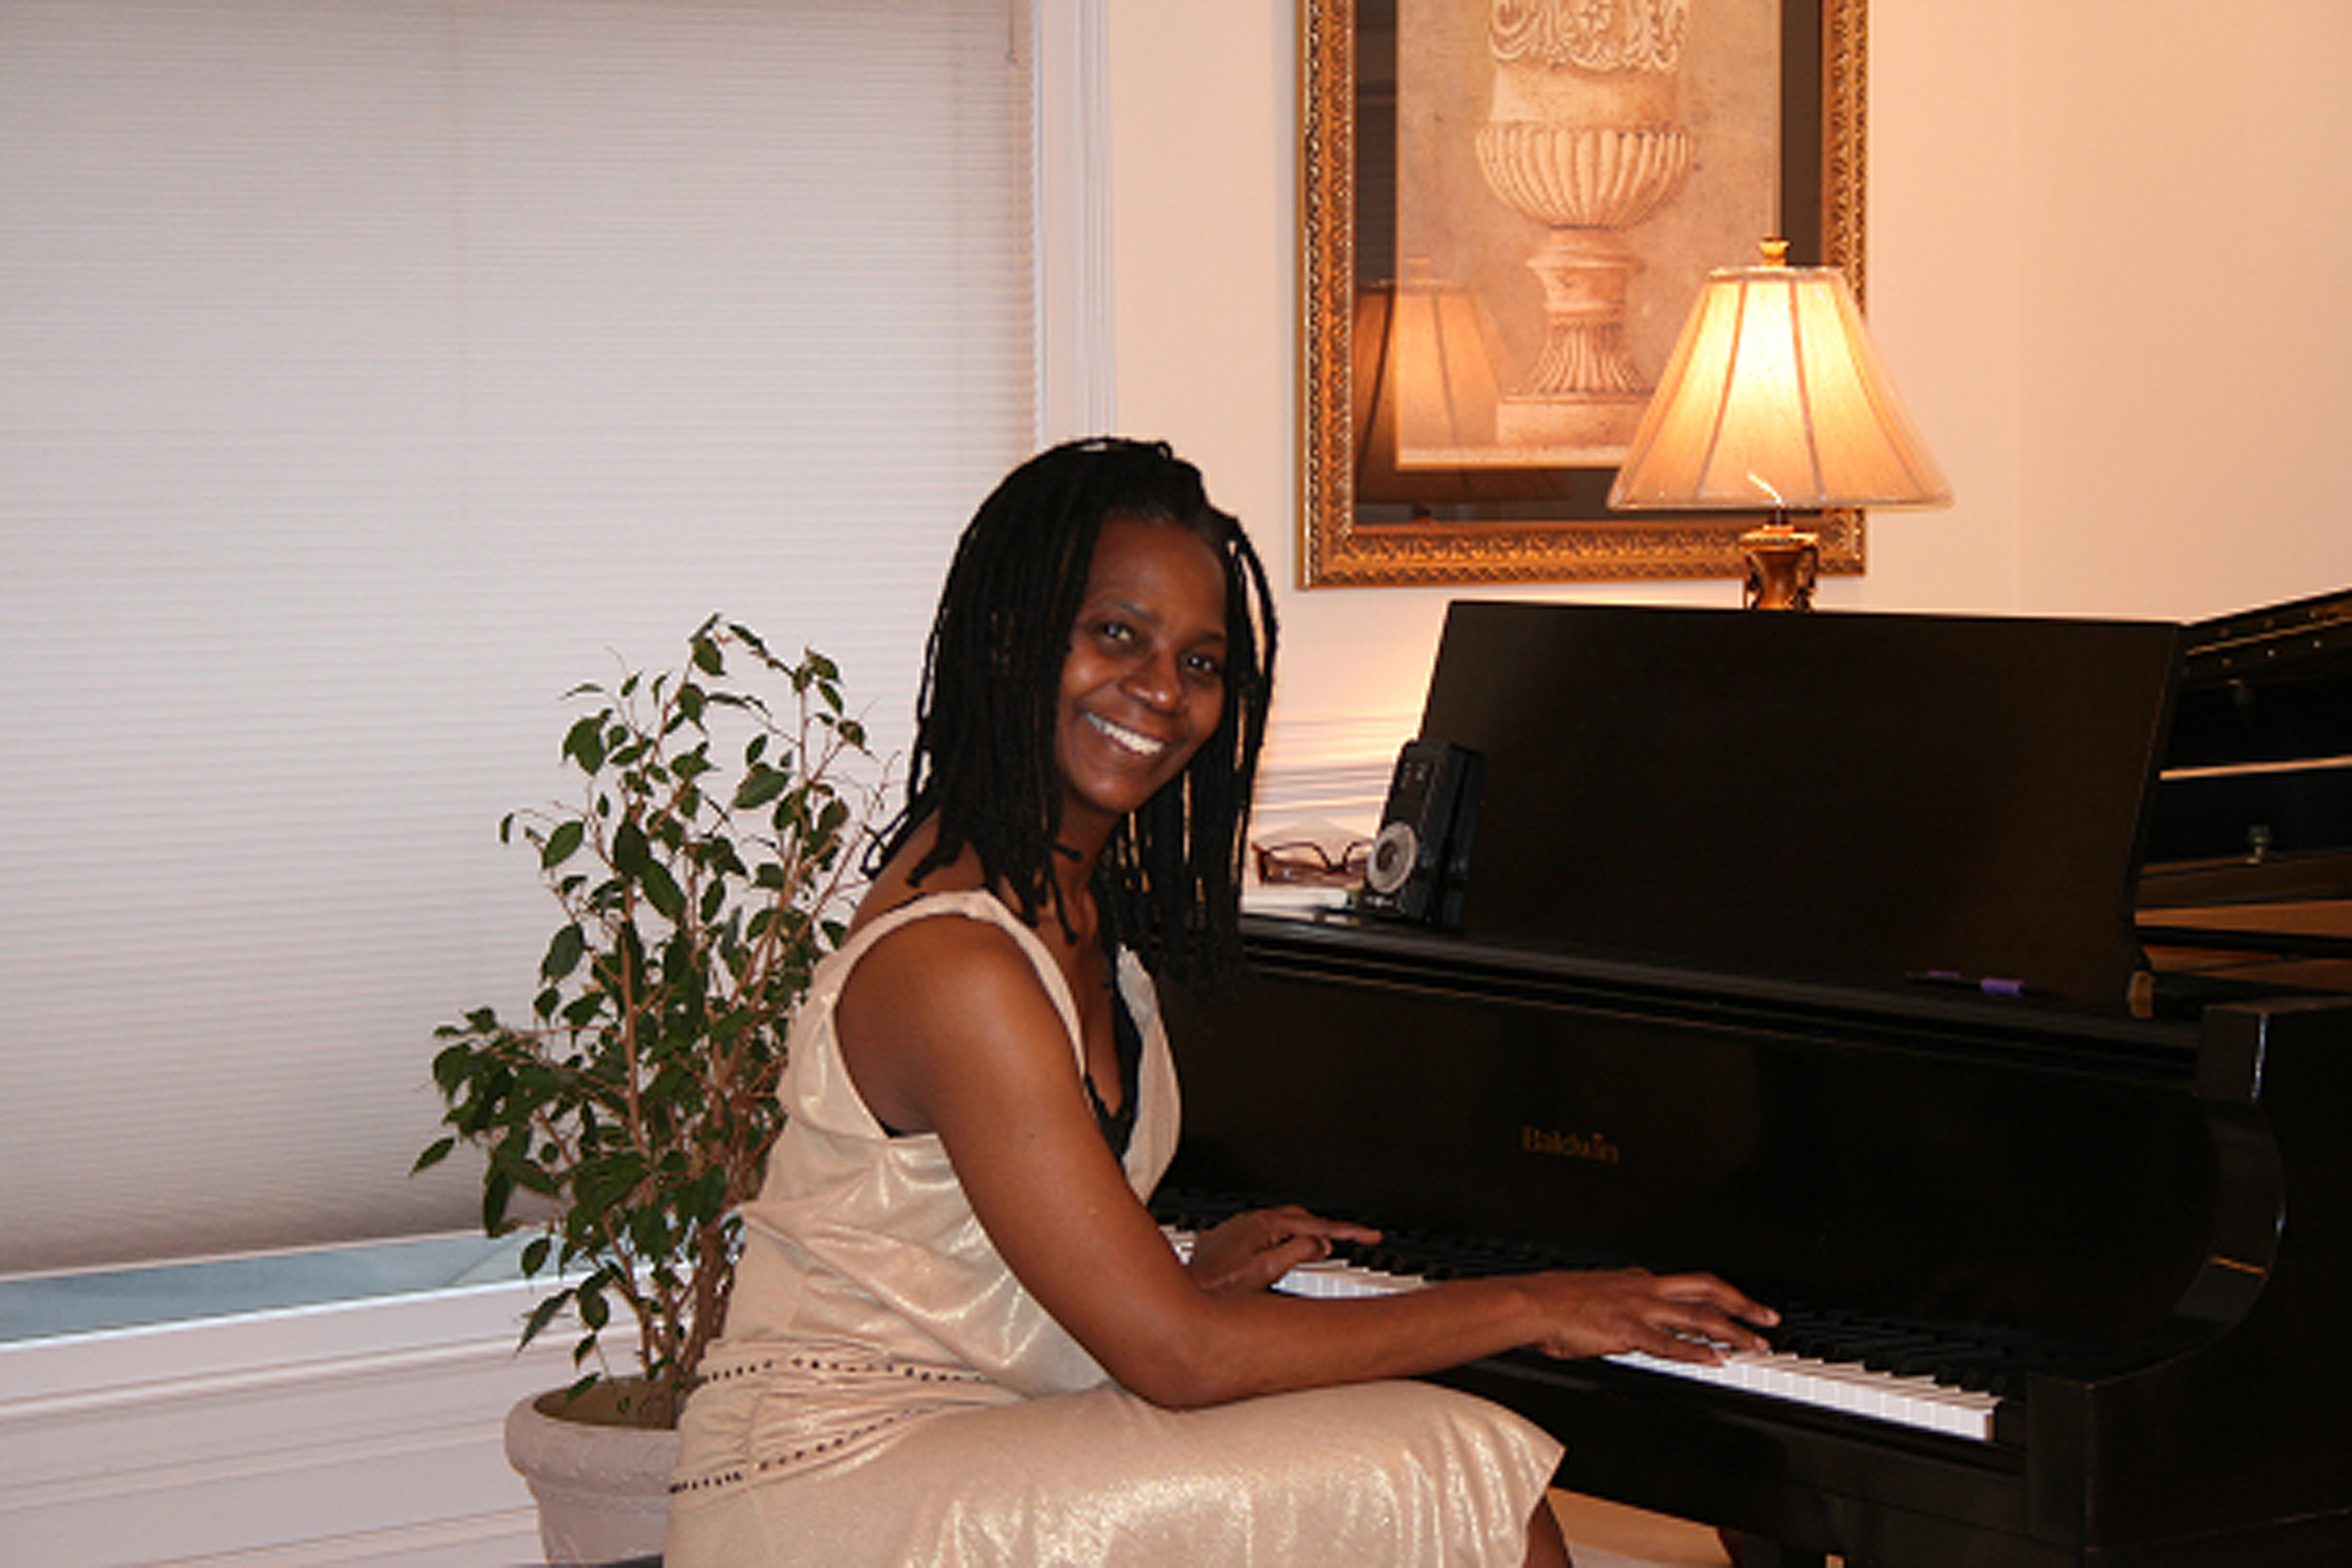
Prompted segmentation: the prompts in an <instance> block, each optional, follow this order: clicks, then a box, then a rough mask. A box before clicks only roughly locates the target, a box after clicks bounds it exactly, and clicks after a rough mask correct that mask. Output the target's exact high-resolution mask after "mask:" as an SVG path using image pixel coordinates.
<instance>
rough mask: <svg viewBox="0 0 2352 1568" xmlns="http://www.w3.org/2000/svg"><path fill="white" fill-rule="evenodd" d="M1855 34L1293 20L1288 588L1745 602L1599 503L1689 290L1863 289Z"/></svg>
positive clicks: (1734, 19) (1474, 12) (1667, 1)
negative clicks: (1764, 248)
mask: <svg viewBox="0 0 2352 1568" xmlns="http://www.w3.org/2000/svg"><path fill="white" fill-rule="evenodd" d="M1866 5H1867V0H1611V3H1609V4H1603V5H1598V6H1596V5H1594V4H1592V3H1591V0H1300V16H1301V26H1302V39H1301V58H1302V75H1303V84H1302V86H1303V91H1304V99H1305V101H1304V103H1303V104H1302V114H1301V119H1300V168H1301V190H1300V207H1299V214H1300V216H1299V231H1300V246H1301V261H1302V270H1303V279H1304V299H1303V309H1302V312H1301V318H1302V319H1301V325H1302V335H1303V339H1304V344H1303V347H1304V364H1303V367H1302V371H1303V379H1304V384H1305V385H1304V398H1305V407H1304V411H1303V413H1304V418H1303V420H1302V437H1303V439H1302V445H1303V451H1302V452H1301V477H1302V485H1303V490H1304V497H1303V499H1304V503H1305V504H1304V522H1303V534H1304V537H1303V538H1302V540H1301V547H1300V551H1299V563H1300V578H1301V583H1302V585H1303V586H1306V587H1316V586H1334V587H1337V586H1376V585H1389V584H1458V583H1497V582H1513V581H1522V582H1544V581H1550V582H1558V581H1571V580H1580V579H1596V578H1699V577H1726V578H1737V577H1739V576H1740V575H1741V573H1742V571H1743V570H1744V566H1743V563H1742V561H1741V556H1740V546H1739V544H1738V536H1739V535H1740V532H1742V531H1745V530H1746V529H1749V528H1752V527H1754V526H1755V525H1756V522H1757V521H1759V520H1760V519H1759V518H1758V517H1756V516H1740V515H1682V516H1676V515H1663V516H1661V515H1657V514H1612V513H1611V512H1610V511H1609V509H1608V506H1607V496H1608V492H1609V485H1610V483H1611V481H1612V479H1613V477H1614V473H1615V468H1616V464H1617V462H1618V461H1619V460H1620V459H1621V457H1622V455H1623V453H1624V451H1625V445H1626V441H1627V439H1628V437H1629V436H1630V434H1631V429H1632V425H1633V423H1634V421H1635V420H1638V419H1639V417H1640V413H1641V410H1642V408H1643V407H1644V406H1645V404H1646V403H1647V398H1648V391H1649V388H1650V387H1651V386H1652V385H1653V384H1654V382H1655V380H1656V378H1657V376H1658V373H1659V372H1660V371H1661V369H1662V368H1663V365H1664V362H1665V359H1666V356H1667V355H1668V354H1669V352H1671V350H1672V348H1673V345H1674V341H1675V338H1676V337H1677V334H1678V333H1679V331H1680V329H1681V325H1682V321H1683V317H1684V315H1685V314H1686V312H1687V311H1688V309H1689V308H1690V305H1691V301H1692V298H1693V297H1694V296H1695V294H1696V293H1697V292H1698V289H1699V286H1700V285H1701V283H1702V282H1703V281H1704V280H1705V278H1706V276H1707V274H1708V272H1709V271H1711V270H1713V269H1715V268H1717V267H1723V266H1745V265H1750V264H1753V263H1754V261H1756V254H1757V253H1756V245H1757V243H1758V242H1760V241H1761V240H1763V239H1765V238H1767V237H1780V238H1785V239H1786V240H1788V243H1789V247H1788V259H1789V261H1791V262H1792V263H1793V264H1799V265H1807V264H1829V265H1836V266H1841V267H1843V268H1844V269H1845V270H1846V274H1847V277H1848V279H1849V281H1850V282H1851V284H1852V285H1853V287H1854V289H1855V292H1856V293H1861V292H1862V289H1863V284H1864V277H1863V214H1864V205H1863V197H1864V191H1863V184H1864V161H1863V152H1864V144H1865V130H1866V127H1865V90H1864V79H1865V58H1866V55H1865V45H1866V28H1865V22H1866V18H1865V8H1866ZM1804 526H1805V527H1807V528H1808V529H1811V530H1812V531H1815V532H1817V533H1818V534H1819V535H1820V569H1821V570H1822V571H1823V572H1848V573H1851V572H1858V571H1860V570H1861V569H1862V563H1863V542H1864V535H1863V518H1862V515H1861V514H1859V513H1850V512H1838V513H1830V514H1826V515H1820V516H1818V517H1813V518H1809V519H1807V520H1806V522H1805V524H1804Z"/></svg>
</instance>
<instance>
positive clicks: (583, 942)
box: [539, 921, 588, 980]
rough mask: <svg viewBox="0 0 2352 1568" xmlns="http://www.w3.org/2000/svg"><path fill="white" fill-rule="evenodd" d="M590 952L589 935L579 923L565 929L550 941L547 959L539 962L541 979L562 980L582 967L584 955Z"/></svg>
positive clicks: (559, 931) (549, 939)
mask: <svg viewBox="0 0 2352 1568" xmlns="http://www.w3.org/2000/svg"><path fill="white" fill-rule="evenodd" d="M587 951H588V936H587V933H586V932H584V931H582V930H581V929H580V923H579V922H578V921H574V922H572V923H571V924H570V925H568V926H565V927H563V928H561V929H560V930H558V931H557V932H556V933H555V935H554V936H552V937H550V938H548V953H547V957H546V958H541V959H540V960H539V975H540V978H542V979H546V980H561V979H563V978H564V976H565V975H567V974H571V972H572V971H573V970H575V969H578V968H579V967H580V957H581V955H582V954H584V953H586V952H587Z"/></svg>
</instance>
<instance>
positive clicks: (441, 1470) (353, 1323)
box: [0, 1281, 573, 1568]
mask: <svg viewBox="0 0 2352 1568" xmlns="http://www.w3.org/2000/svg"><path fill="white" fill-rule="evenodd" d="M534 1294H535V1292H534V1290H533V1288H532V1286H531V1285H530V1284H529V1283H527V1282H523V1281H512V1282H503V1283H500V1284H495V1285H482V1286H471V1287H464V1288H459V1289H453V1290H445V1291H431V1292H426V1293H422V1294H418V1295H410V1296H397V1297H389V1298H379V1299H374V1300H367V1301H355V1302H339V1303H335V1304H332V1305H329V1306H322V1307H294V1308H288V1309H285V1310H280V1311H271V1312H255V1313H247V1314H243V1315H240V1316H237V1317H233V1318H220V1319H212V1320H205V1321H199V1322H191V1323H169V1324H162V1325H156V1326H152V1327H144V1328H135V1329H122V1330H116V1331H111V1332H104V1333H96V1334H87V1335H74V1336H63V1337H59V1338H49V1339H30V1340H22V1341H18V1342H16V1343H12V1344H7V1345H0V1543H5V1544H6V1555H7V1556H8V1559H9V1560H12V1561H20V1562H40V1563H41V1564H44V1568H83V1565H89V1568H98V1565H102V1564H121V1563H132V1562H138V1563H182V1564H198V1563H202V1564H255V1565H260V1564H270V1565H273V1568H284V1565H289V1564H307V1563H314V1562H315V1563H326V1562H354V1561H364V1562H369V1563H374V1564H380V1565H389V1564H409V1563H414V1564H417V1565H419V1568H422V1565H424V1564H428V1563H430V1564H436V1565H439V1568H473V1565H480V1568H492V1565H501V1568H503V1565H511V1564H513V1563H516V1562H518V1561H528V1560H536V1558H537V1557H538V1527H537V1518H536V1514H535V1512H534V1510H533V1509H532V1502H531V1496H530V1493H529V1491H528V1489H527V1488H526V1487H525V1486H524V1484H523V1481H522V1480H521V1478H520V1477H518V1476H516V1474H515V1473H514V1472H513V1471H512V1470H510V1469H509V1468H508V1467H507V1465H506V1461H505V1456H504V1449H503V1439H502V1432H503V1427H504V1423H505V1418H506V1412H507V1410H508V1409H509V1408H510V1407H511V1406H513V1405H514V1403H515V1402H516V1401H518V1400H521V1399H523V1398H526V1397H528V1396H530V1395H532V1394H533V1393H537V1392H540V1391H543V1390H545V1389H548V1388H552V1387H560V1386H563V1385H564V1384H565V1383H568V1382H569V1381H570V1380H571V1377H572V1375H573V1372H572V1365H571V1354H570V1342H569V1337H568V1336H565V1335H563V1334H561V1333H560V1332H559V1333H557V1334H556V1335H555V1336H553V1337H552V1338H548V1339H546V1340H543V1341H542V1342H541V1343H538V1344H534V1345H533V1346H532V1348H531V1349H529V1350H527V1351H521V1352H517V1351H516V1347H515V1340H516V1332H517V1329H518V1327H519V1324H520V1323H521V1319H522V1315H523V1314H524V1313H526V1312H528V1311H529V1309H530V1306H531V1303H532V1300H533V1299H534Z"/></svg>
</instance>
